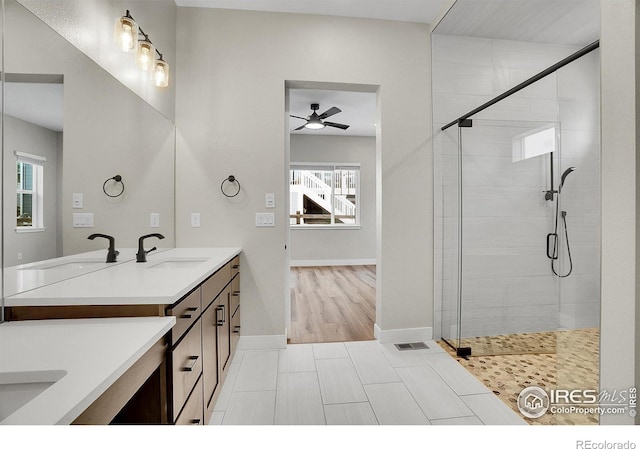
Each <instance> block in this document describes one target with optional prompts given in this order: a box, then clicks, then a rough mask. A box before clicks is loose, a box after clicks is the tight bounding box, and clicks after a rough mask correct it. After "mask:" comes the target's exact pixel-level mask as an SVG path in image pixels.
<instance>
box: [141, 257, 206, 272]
mask: <svg viewBox="0 0 640 449" xmlns="http://www.w3.org/2000/svg"><path fill="white" fill-rule="evenodd" d="M207 260H208V258H206V257H195V258H194V257H176V258H173V259H166V260H162V261H160V262H156V263H154V264H153V265H150V266H149V268H162V269H165V270H173V269H176V268H194V267H197V266H198V265H200V264H201V263H202V262H206V261H207Z"/></svg>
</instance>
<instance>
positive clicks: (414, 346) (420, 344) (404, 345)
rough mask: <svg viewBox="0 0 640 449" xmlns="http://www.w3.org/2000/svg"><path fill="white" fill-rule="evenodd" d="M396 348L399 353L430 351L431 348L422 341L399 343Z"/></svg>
mask: <svg viewBox="0 0 640 449" xmlns="http://www.w3.org/2000/svg"><path fill="white" fill-rule="evenodd" d="M395 346H396V348H398V351H410V350H412V349H429V346H427V345H426V343H423V342H421V341H419V342H417V343H397V344H396V345H395Z"/></svg>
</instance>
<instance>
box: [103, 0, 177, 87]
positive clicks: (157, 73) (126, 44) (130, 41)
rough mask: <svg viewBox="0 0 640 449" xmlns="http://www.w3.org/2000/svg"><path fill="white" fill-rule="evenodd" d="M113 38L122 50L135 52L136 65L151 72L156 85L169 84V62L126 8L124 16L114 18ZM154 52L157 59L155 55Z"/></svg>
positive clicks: (165, 85)
mask: <svg viewBox="0 0 640 449" xmlns="http://www.w3.org/2000/svg"><path fill="white" fill-rule="evenodd" d="M140 35H142V39H140ZM115 39H116V42H117V43H118V46H119V47H120V48H121V49H122V50H123V51H126V52H131V51H135V52H136V63H137V65H138V67H140V68H141V69H142V70H144V71H145V72H153V81H154V84H155V85H156V86H157V87H167V86H168V85H169V64H167V62H166V61H165V60H164V59H163V58H162V53H160V52H159V51H158V49H157V48H155V47H154V45H153V43H152V42H151V39H149V35H148V34H147V33H145V32H144V31H143V30H142V28H140V26H139V25H138V24H137V23H136V21H135V20H134V19H133V17H132V16H131V13H130V12H129V10H128V9H127V12H126V14H125V15H124V16H122V17H120V18H118V20H116V28H115ZM156 54H157V55H158V59H156V57H155V56H156Z"/></svg>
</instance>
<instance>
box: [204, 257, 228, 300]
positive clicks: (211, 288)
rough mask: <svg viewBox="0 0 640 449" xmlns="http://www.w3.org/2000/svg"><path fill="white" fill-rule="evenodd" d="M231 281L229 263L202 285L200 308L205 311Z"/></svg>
mask: <svg viewBox="0 0 640 449" xmlns="http://www.w3.org/2000/svg"><path fill="white" fill-rule="evenodd" d="M230 280H231V263H228V264H226V265H225V266H224V267H222V268H220V269H219V270H218V271H216V272H215V274H214V275H213V276H211V277H210V278H209V279H207V280H206V281H204V283H203V284H202V307H203V309H206V308H207V307H209V304H211V303H212V302H213V300H214V299H216V296H218V294H219V293H220V292H221V291H222V290H223V289H224V287H225V286H226V285H227V284H228V283H229V281H230Z"/></svg>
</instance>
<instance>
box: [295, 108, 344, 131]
mask: <svg viewBox="0 0 640 449" xmlns="http://www.w3.org/2000/svg"><path fill="white" fill-rule="evenodd" d="M318 109H320V105H319V104H318V103H311V110H312V111H313V113H312V114H311V115H310V116H309V117H307V118H304V117H298V116H297V115H292V116H291V117H294V118H299V119H302V120H306V121H307V123H305V124H304V125H302V126H300V127H298V128H296V129H294V131H299V130H301V129H302V128H307V129H322V128H324V127H325V126H332V127H334V128H340V129H347V128H348V127H349V125H343V124H342V123H334V122H327V121H326V120H325V119H326V118H327V117H331V116H332V115H335V114H337V113H338V112H342V110H341V109H339V108H336V107H335V106H333V107H331V108H329V109H327V110H326V111H324V112H323V113H322V114H320V115H318V113H317V112H316V111H317V110H318Z"/></svg>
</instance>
